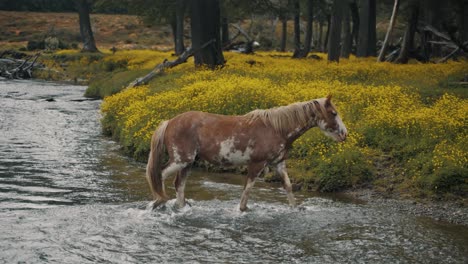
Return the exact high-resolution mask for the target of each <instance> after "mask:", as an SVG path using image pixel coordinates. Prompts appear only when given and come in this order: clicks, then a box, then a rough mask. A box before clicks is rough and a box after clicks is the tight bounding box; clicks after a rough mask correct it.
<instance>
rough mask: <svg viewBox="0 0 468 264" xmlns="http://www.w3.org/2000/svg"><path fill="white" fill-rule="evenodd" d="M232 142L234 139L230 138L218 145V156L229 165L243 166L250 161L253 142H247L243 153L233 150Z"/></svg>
mask: <svg viewBox="0 0 468 264" xmlns="http://www.w3.org/2000/svg"><path fill="white" fill-rule="evenodd" d="M234 142H235V139H234V138H233V137H231V138H228V139H226V140H224V141H222V142H221V143H220V144H219V145H220V148H219V153H218V156H219V158H220V159H221V161H224V160H225V161H227V162H229V163H232V164H233V165H240V164H245V163H247V162H248V161H250V156H251V155H252V153H253V148H252V147H251V145H252V144H253V142H250V141H249V143H248V145H247V148H246V149H245V151H243V152H242V151H241V150H239V149H236V148H235V146H234Z"/></svg>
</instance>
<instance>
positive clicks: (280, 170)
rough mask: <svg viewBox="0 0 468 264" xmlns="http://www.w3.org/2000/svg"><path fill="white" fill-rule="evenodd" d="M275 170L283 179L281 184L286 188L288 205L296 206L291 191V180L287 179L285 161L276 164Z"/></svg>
mask: <svg viewBox="0 0 468 264" xmlns="http://www.w3.org/2000/svg"><path fill="white" fill-rule="evenodd" d="M276 172H277V173H278V174H279V175H280V176H281V178H282V179H283V186H284V189H285V190H286V195H287V197H288V201H289V205H290V206H292V207H295V206H296V199H294V195H293V192H292V185H291V181H290V180H289V176H288V172H287V171H286V162H285V161H282V162H280V163H278V165H276Z"/></svg>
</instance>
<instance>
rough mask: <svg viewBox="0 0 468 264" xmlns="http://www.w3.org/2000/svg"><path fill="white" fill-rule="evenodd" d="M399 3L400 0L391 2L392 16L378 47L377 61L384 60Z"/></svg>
mask: <svg viewBox="0 0 468 264" xmlns="http://www.w3.org/2000/svg"><path fill="white" fill-rule="evenodd" d="M399 5H400V1H399V0H395V3H394V4H393V11H392V16H391V17H390V23H389V24H388V29H387V34H385V39H384V42H383V44H382V48H381V49H380V54H379V57H378V58H377V61H384V58H385V53H386V51H387V47H388V41H389V39H390V37H391V36H392V32H393V27H394V26H395V19H396V16H397V13H398V7H399Z"/></svg>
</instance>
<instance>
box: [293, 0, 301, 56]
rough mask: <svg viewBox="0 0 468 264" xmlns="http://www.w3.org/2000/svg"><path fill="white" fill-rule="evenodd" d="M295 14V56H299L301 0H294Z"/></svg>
mask: <svg viewBox="0 0 468 264" xmlns="http://www.w3.org/2000/svg"><path fill="white" fill-rule="evenodd" d="M293 14H294V54H293V58H297V57H298V56H299V53H300V52H301V24H300V23H301V7H300V4H299V0H293Z"/></svg>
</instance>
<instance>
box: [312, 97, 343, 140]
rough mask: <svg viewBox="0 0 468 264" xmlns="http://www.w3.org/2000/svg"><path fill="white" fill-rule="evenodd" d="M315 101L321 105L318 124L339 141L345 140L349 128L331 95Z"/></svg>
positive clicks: (323, 130) (325, 132) (324, 131)
mask: <svg viewBox="0 0 468 264" xmlns="http://www.w3.org/2000/svg"><path fill="white" fill-rule="evenodd" d="M314 103H315V104H316V105H317V106H319V109H320V112H321V114H320V116H319V117H318V120H317V125H318V126H319V127H320V129H321V130H322V132H323V133H324V134H325V135H327V136H329V137H331V138H333V139H334V140H336V141H338V142H342V141H345V140H346V137H347V136H348V130H347V129H346V126H345V125H344V124H343V121H342V120H341V117H340V115H339V114H338V112H337V111H336V108H335V106H334V105H333V104H332V102H331V95H329V96H327V97H326V98H323V99H318V100H314Z"/></svg>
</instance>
